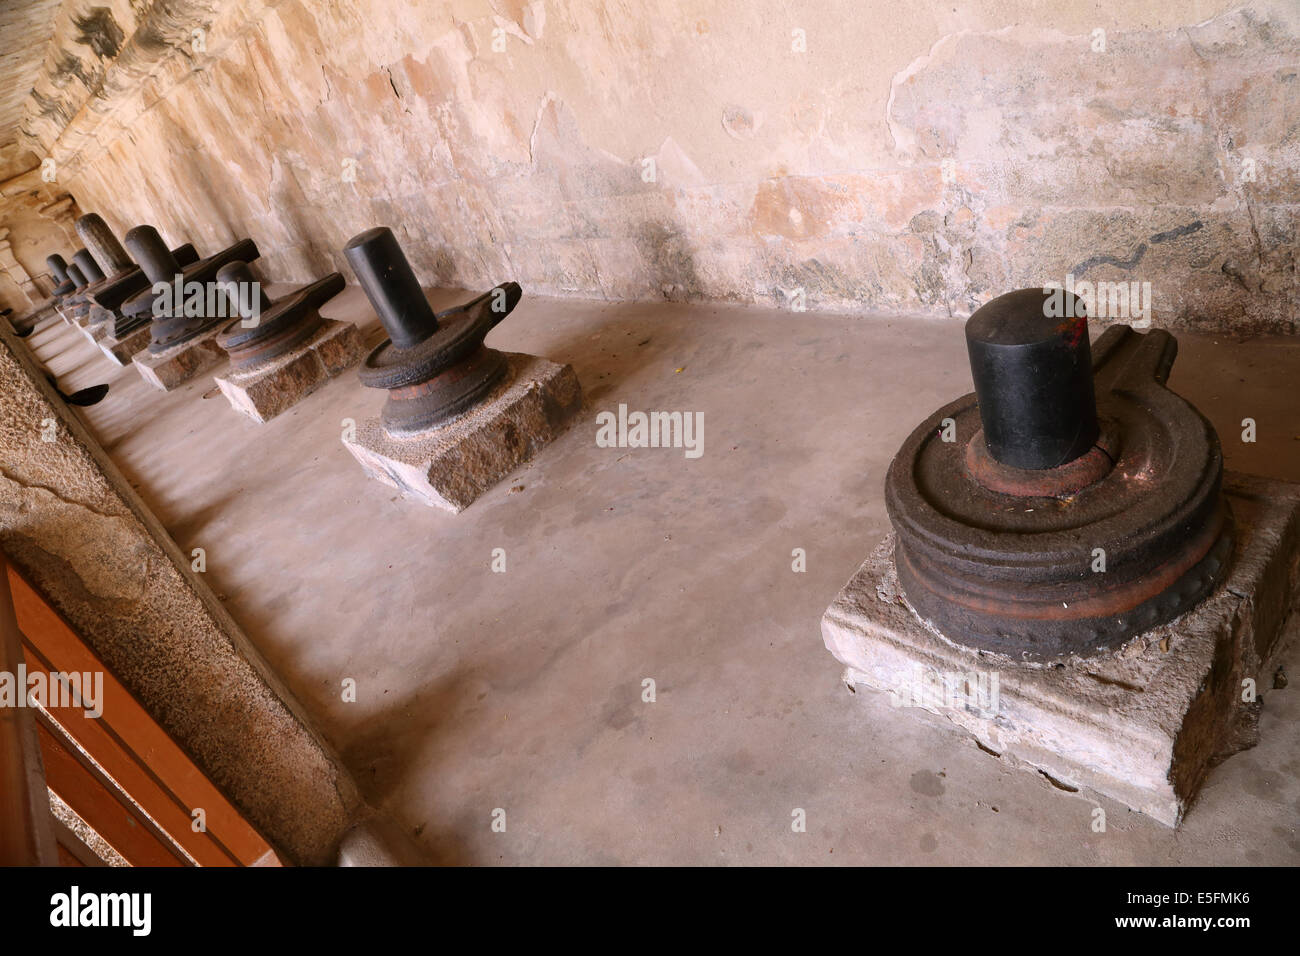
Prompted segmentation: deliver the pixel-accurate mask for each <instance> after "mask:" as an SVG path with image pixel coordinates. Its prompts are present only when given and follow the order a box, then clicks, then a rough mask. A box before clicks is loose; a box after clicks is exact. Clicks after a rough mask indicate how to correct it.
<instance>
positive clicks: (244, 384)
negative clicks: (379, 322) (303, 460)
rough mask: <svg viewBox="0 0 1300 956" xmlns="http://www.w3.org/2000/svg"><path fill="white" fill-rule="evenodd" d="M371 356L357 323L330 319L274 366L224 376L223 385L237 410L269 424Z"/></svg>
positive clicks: (218, 379) (218, 382) (273, 364)
mask: <svg viewBox="0 0 1300 956" xmlns="http://www.w3.org/2000/svg"><path fill="white" fill-rule="evenodd" d="M365 354H366V346H365V342H364V341H363V340H362V338H361V333H360V332H359V331H358V330H357V327H356V326H355V325H353V324H352V323H351V322H338V321H335V320H333V319H326V320H325V325H324V326H323V327H322V328H321V329H320V331H318V332H317V333H316V335H314V336H313V337H312V338H311V339H310V340H309V341H308V342H307V343H305V344H304V345H303V346H302V348H299V349H295V350H294V351H293V352H290V353H289V354H288V355H282V356H280V357H279V358H278V359H275V360H274V361H272V362H267V363H264V364H262V365H258V366H256V367H254V368H250V369H247V370H240V371H232V372H230V373H228V374H227V375H225V376H220V377H218V378H217V385H218V386H219V387H220V388H221V393H222V394H223V395H225V396H226V399H227V400H228V401H229V402H230V404H231V406H232V407H233V408H234V409H235V410H236V411H238V412H242V413H243V414H245V415H247V416H248V417H249V418H251V419H252V420H253V421H255V422H266V421H269V420H270V419H272V418H274V417H275V416H276V415H279V414H280V413H281V412H283V411H285V410H286V409H288V408H292V407H293V406H294V405H296V404H297V403H298V402H300V401H302V399H304V398H306V397H307V396H308V395H310V394H311V393H312V392H314V391H316V389H318V388H320V387H321V386H322V385H324V384H325V383H326V382H327V381H329V380H330V379H331V378H333V377H334V376H336V375H338V374H339V373H341V372H343V371H346V370H347V369H349V368H351V367H352V366H353V365H356V364H357V363H358V362H360V361H361V359H362V358H364V357H365Z"/></svg>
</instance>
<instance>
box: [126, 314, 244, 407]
mask: <svg viewBox="0 0 1300 956" xmlns="http://www.w3.org/2000/svg"><path fill="white" fill-rule="evenodd" d="M221 329H222V324H221V323H218V324H217V325H216V326H214V327H213V328H211V329H209V330H208V331H206V332H204V333H203V334H202V335H200V336H198V337H196V338H193V339H190V340H189V341H188V342H183V343H181V344H180V345H177V346H175V347H173V348H170V349H168V350H167V351H166V352H158V353H154V352H150V351H148V350H147V349H146V350H145V351H143V352H140V353H139V354H137V355H136V356H135V358H134V359H132V361H133V362H134V363H135V367H136V369H137V371H139V373H140V377H141V378H143V379H144V380H145V381H146V382H148V383H149V384H150V385H152V386H153V387H154V388H161V389H162V390H163V391H164V392H170V391H171V390H172V389H173V388H176V387H177V386H180V385H184V384H185V383H186V382H188V381H189V380H190V379H192V378H193V377H194V376H196V375H198V374H200V373H201V372H206V371H207V370H208V369H210V368H213V367H214V366H216V365H219V364H220V363H221V361H222V360H223V359H224V358H225V357H226V353H225V351H224V350H223V349H222V348H221V346H220V345H218V344H217V333H218V332H220V331H221Z"/></svg>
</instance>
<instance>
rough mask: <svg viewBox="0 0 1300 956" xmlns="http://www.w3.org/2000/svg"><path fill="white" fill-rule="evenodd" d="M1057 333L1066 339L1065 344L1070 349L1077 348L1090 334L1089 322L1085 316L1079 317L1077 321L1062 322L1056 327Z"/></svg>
mask: <svg viewBox="0 0 1300 956" xmlns="http://www.w3.org/2000/svg"><path fill="white" fill-rule="evenodd" d="M1056 333H1057V334H1058V335H1059V336H1061V338H1063V339H1065V344H1066V345H1068V346H1070V348H1077V347H1078V345H1079V343H1080V342H1081V341H1083V337H1084V336H1085V335H1086V334H1087V333H1088V320H1087V319H1086V318H1085V317H1084V316H1079V317H1078V318H1077V319H1072V320H1067V321H1065V322H1062V323H1061V324H1060V325H1058V326H1057V327H1056Z"/></svg>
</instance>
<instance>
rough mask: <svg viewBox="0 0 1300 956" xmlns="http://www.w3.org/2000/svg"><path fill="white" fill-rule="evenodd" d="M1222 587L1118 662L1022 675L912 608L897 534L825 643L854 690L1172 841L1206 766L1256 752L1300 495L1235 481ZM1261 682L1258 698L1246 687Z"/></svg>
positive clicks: (1297, 559) (848, 592)
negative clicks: (1144, 823) (1144, 821)
mask: <svg viewBox="0 0 1300 956" xmlns="http://www.w3.org/2000/svg"><path fill="white" fill-rule="evenodd" d="M1224 487H1225V489H1226V491H1227V494H1228V500H1229V504H1230V506H1231V508H1232V510H1233V513H1234V516H1235V519H1236V534H1237V538H1236V542H1235V547H1234V553H1233V563H1232V566H1231V569H1230V570H1229V572H1228V574H1227V576H1226V577H1225V579H1224V581H1223V582H1222V583H1221V584H1220V585H1219V587H1218V588H1217V589H1216V590H1215V591H1214V592H1213V593H1212V594H1211V595H1210V596H1209V597H1208V598H1206V599H1205V600H1204V601H1203V602H1201V603H1200V604H1199V605H1197V606H1196V607H1194V608H1192V610H1190V611H1188V612H1187V613H1186V614H1184V615H1182V616H1181V617H1179V618H1175V619H1174V620H1173V621H1170V622H1169V623H1167V624H1164V625H1162V626H1160V627H1156V628H1153V629H1151V630H1149V631H1146V632H1144V633H1142V634H1139V635H1138V636H1137V637H1135V638H1133V639H1132V640H1130V641H1129V642H1128V643H1126V644H1125V645H1124V646H1123V647H1121V648H1120V649H1119V650H1118V651H1115V652H1113V653H1106V654H1099V655H1096V656H1091V657H1086V658H1079V657H1070V658H1066V659H1062V660H1060V661H1055V662H1045V663H1033V664H1031V663H1025V662H1020V661H1014V660H1011V659H1010V658H1008V657H1004V656H1001V655H997V654H992V653H989V652H984V651H976V650H973V649H969V648H965V647H961V646H958V645H956V644H954V643H952V642H950V641H948V640H947V639H946V638H944V637H943V636H942V635H941V634H940V633H939V632H938V631H937V630H936V629H934V628H933V627H932V626H931V625H929V624H927V623H926V622H924V621H922V620H921V619H920V617H918V616H917V614H916V612H915V611H914V610H913V609H912V607H911V606H910V605H909V604H908V603H907V600H906V598H905V597H904V596H903V592H902V589H901V587H900V586H899V582H898V576H897V572H896V569H895V566H894V536H893V534H892V533H891V534H890V535H889V536H888V537H886V538H885V540H884V541H883V542H882V543H881V544H880V546H879V547H877V548H876V550H875V551H873V552H872V554H871V556H870V557H868V558H867V560H866V562H865V563H864V564H863V565H862V567H860V568H859V569H858V571H857V573H856V574H854V575H853V577H852V578H851V579H850V580H849V583H848V584H846V585H845V586H844V588H843V590H841V591H840V593H839V594H838V595H837V596H836V598H835V600H834V602H833V603H832V604H831V606H830V607H829V608H828V609H827V611H826V614H825V616H824V617H823V618H822V637H823V639H824V640H825V642H826V647H827V648H828V649H829V650H830V652H831V653H832V654H833V655H834V656H835V657H836V659H838V660H839V661H840V662H841V663H843V664H844V665H845V671H844V680H845V681H846V682H847V683H849V684H850V686H852V685H855V684H856V685H865V686H868V687H872V688H875V689H877V690H883V691H887V692H888V693H889V694H890V695H891V702H892V703H894V704H896V705H898V706H906V707H916V708H919V709H920V710H924V711H928V712H930V713H932V714H938V715H940V716H943V717H945V718H947V719H948V720H949V721H951V722H952V723H953V724H955V725H956V726H958V727H960V728H962V729H963V730H966V731H968V732H969V733H971V734H973V735H974V736H975V738H976V739H977V740H978V741H979V743H980V745H981V746H982V747H983V748H984V749H986V750H989V751H991V752H993V753H995V754H997V755H998V756H1000V757H1001V758H1002V759H1003V760H1004V761H1005V762H1007V763H1010V764H1013V765H1017V766H1022V767H1026V768H1028V769H1032V770H1040V771H1042V772H1043V773H1045V774H1047V775H1048V776H1049V777H1050V778H1051V779H1052V780H1053V781H1054V782H1056V783H1057V784H1058V786H1062V787H1064V788H1066V789H1082V788H1087V789H1089V790H1093V791H1096V792H1098V793H1101V794H1105V795H1106V796H1109V797H1112V798H1114V799H1116V800H1118V801H1120V802H1122V803H1124V804H1126V805H1128V806H1129V807H1132V808H1133V809H1134V810H1139V811H1141V812H1142V813H1146V814H1148V815H1150V816H1152V817H1154V818H1155V819H1157V820H1159V821H1160V822H1161V823H1164V824H1167V825H1169V826H1177V825H1178V823H1179V822H1180V821H1181V820H1182V817H1183V814H1184V812H1185V811H1186V809H1187V806H1188V804H1189V803H1190V802H1191V800H1192V798H1193V797H1194V796H1195V794H1196V791H1197V790H1198V789H1199V787H1200V785H1201V783H1202V782H1203V781H1204V779H1205V776H1206V774H1207V773H1208V771H1209V769H1210V767H1211V766H1213V765H1214V764H1215V763H1217V762H1218V761H1219V760H1221V759H1222V758H1223V757H1225V756H1227V755H1229V754H1231V753H1234V752H1236V751H1237V750H1241V749H1245V748H1246V747H1249V746H1252V745H1253V744H1254V742H1255V740H1256V737H1257V733H1258V720H1259V711H1260V708H1261V706H1262V701H1261V700H1258V699H1255V696H1254V693H1252V690H1253V691H1257V693H1258V694H1259V695H1260V696H1261V697H1262V695H1263V693H1264V692H1265V691H1267V690H1268V689H1269V688H1270V687H1271V686H1272V683H1271V675H1272V673H1273V670H1274V666H1275V662H1274V660H1273V658H1274V657H1275V655H1276V654H1277V652H1278V651H1279V650H1280V647H1279V644H1280V639H1281V636H1282V632H1283V626H1284V624H1285V623H1286V621H1287V618H1288V616H1289V615H1290V614H1291V613H1292V612H1293V611H1294V610H1295V608H1296V606H1297V603H1298V602H1297V584H1298V579H1300V485H1297V484H1293V483H1290V482H1280V481H1272V480H1268V479H1262V478H1254V477H1251V476H1245V475H1236V474H1232V473H1228V474H1226V475H1225V476H1224ZM1251 681H1253V682H1254V685H1255V686H1254V687H1253V688H1252V686H1251V684H1250V682H1251Z"/></svg>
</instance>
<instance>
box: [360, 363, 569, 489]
mask: <svg viewBox="0 0 1300 956" xmlns="http://www.w3.org/2000/svg"><path fill="white" fill-rule="evenodd" d="M506 358H507V360H508V361H509V364H510V370H509V372H508V373H507V378H506V380H505V381H504V382H503V383H502V384H501V385H499V386H497V388H496V390H495V391H493V393H492V394H491V395H489V396H488V397H487V398H486V399H485V400H484V401H483V402H481V403H480V404H478V405H476V406H475V407H473V408H471V409H470V410H469V411H468V412H466V413H465V414H464V415H462V416H460V417H459V418H457V419H454V420H453V421H451V422H448V423H447V424H445V425H443V426H441V427H440V428H436V429H434V430H432V431H430V432H428V433H427V434H426V435H421V436H418V437H415V438H409V439H395V438H391V437H389V435H388V434H387V432H385V431H384V429H383V427H382V426H381V425H380V424H379V419H377V418H375V419H371V420H369V421H366V422H363V423H362V424H361V425H359V426H358V427H357V434H356V438H355V439H353V440H351V441H348V440H347V439H344V442H343V444H344V445H346V446H347V449H348V451H350V452H352V454H353V456H354V457H355V458H356V459H357V461H358V462H360V463H361V467H362V468H364V469H365V470H366V473H367V474H368V475H370V477H371V478H376V479H378V480H379V481H382V482H384V484H387V485H391V486H392V487H394V488H396V489H398V490H399V491H401V492H403V493H404V494H409V495H412V496H414V497H416V498H417V499H419V500H420V501H423V502H424V503H425V504H427V505H430V506H431V507H434V508H443V509H445V510H447V511H463V510H464V509H465V508H467V507H468V506H469V505H470V504H471V503H473V501H474V500H475V499H476V498H478V497H479V496H480V495H481V494H483V492H485V491H487V490H488V489H489V488H491V487H492V486H493V485H495V484H496V483H497V482H499V481H500V480H501V479H502V478H505V477H506V475H508V474H510V472H511V471H513V470H514V469H515V468H516V467H518V466H519V465H521V464H523V463H524V462H526V461H528V460H529V459H531V458H532V457H533V456H534V455H535V454H536V453H537V451H538V450H539V449H540V448H542V447H543V446H544V445H546V444H548V443H549V442H551V441H552V440H553V439H554V438H555V437H556V436H557V435H558V434H560V432H562V431H563V430H564V428H565V427H566V426H567V425H568V423H569V421H570V420H571V419H572V418H573V416H574V415H576V414H577V412H578V410H579V409H580V408H581V406H582V389H581V387H580V386H579V385H578V377H577V376H576V375H574V374H573V368H572V367H571V366H568V365H557V364H555V363H554V362H548V361H547V360H546V359H543V358H537V357H536V356H533V355H523V354H520V353H515V352H507V353H506Z"/></svg>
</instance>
